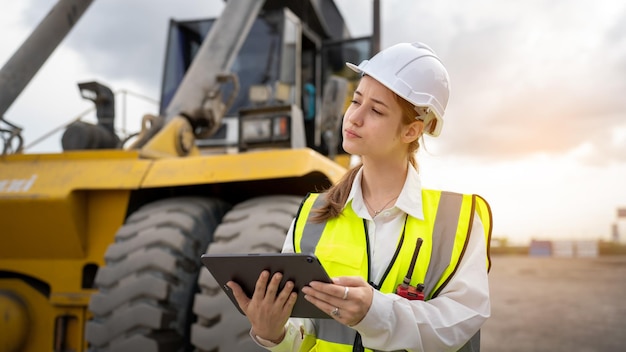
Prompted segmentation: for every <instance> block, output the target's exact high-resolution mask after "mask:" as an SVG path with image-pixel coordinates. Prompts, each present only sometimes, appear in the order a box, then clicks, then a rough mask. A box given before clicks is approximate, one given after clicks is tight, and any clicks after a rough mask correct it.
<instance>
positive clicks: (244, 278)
mask: <svg viewBox="0 0 626 352" xmlns="http://www.w3.org/2000/svg"><path fill="white" fill-rule="evenodd" d="M200 260H201V261H202V264H204V266H205V267H206V268H207V269H209V271H210V272H211V274H212V275H213V277H214V278H215V280H216V281H217V283H218V284H219V285H220V286H221V287H222V290H223V291H224V292H225V293H226V295H227V296H228V298H230V300H231V301H232V302H233V304H234V305H235V307H237V309H238V310H239V312H240V313H241V314H244V313H243V311H242V310H241V308H240V307H239V305H238V304H237V300H236V299H235V296H234V295H233V293H232V291H231V290H230V288H229V287H228V286H226V283H227V282H228V281H230V280H232V281H234V282H236V283H238V284H239V285H240V286H241V288H242V289H243V291H244V292H245V293H246V294H247V295H248V297H252V294H253V293H254V287H255V285H256V281H257V280H258V278H259V275H260V274H261V272H262V271H263V270H268V271H269V272H270V274H271V275H273V274H274V273H276V272H281V273H283V279H282V281H281V283H280V289H282V288H283V286H284V285H285V283H286V282H287V281H288V280H289V281H293V283H294V286H295V287H294V291H295V292H296V293H298V299H297V300H296V304H295V306H294V307H293V310H292V312H291V316H292V317H297V318H322V319H324V318H330V317H329V316H328V313H326V312H323V311H321V310H319V309H318V308H317V307H316V306H314V305H313V304H312V303H310V302H309V301H307V300H306V299H305V298H304V294H303V293H302V290H301V289H302V287H304V286H307V285H308V284H309V282H311V281H321V282H328V283H331V282H332V281H331V279H330V277H328V274H327V273H326V271H325V270H324V268H323V267H322V264H321V263H320V262H319V260H318V259H317V258H316V257H315V255H313V254H303V253H251V254H203V255H202V257H201V258H200ZM271 275H270V277H271Z"/></svg>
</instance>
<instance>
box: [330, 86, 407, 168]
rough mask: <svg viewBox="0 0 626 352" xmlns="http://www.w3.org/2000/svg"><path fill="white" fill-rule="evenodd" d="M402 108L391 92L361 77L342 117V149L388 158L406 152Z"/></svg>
mask: <svg viewBox="0 0 626 352" xmlns="http://www.w3.org/2000/svg"><path fill="white" fill-rule="evenodd" d="M407 128H408V126H403V125H402V108H401V107H400V105H399V104H398V102H397V100H396V97H395V95H394V93H393V92H392V91H390V90H389V89H387V88H386V87H385V86H383V85H382V84H380V83H378V81H376V80H375V79H373V78H372V77H370V76H363V77H362V78H361V81H360V82H359V86H358V87H357V89H356V90H355V92H354V96H353V98H352V104H350V106H349V107H348V110H346V113H345V115H344V118H343V129H342V132H343V149H344V150H345V151H347V152H348V153H350V154H354V155H360V156H363V157H366V156H371V157H374V158H388V157H390V156H403V155H405V154H406V153H407V141H406V138H403V135H404V134H405V133H406V129H407ZM416 138H417V137H416Z"/></svg>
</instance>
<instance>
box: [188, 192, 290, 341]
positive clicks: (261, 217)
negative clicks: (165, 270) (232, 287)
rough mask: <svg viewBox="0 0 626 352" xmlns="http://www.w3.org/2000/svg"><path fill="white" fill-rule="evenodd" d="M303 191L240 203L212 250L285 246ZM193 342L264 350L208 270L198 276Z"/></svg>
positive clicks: (254, 250) (275, 249) (221, 228)
mask: <svg viewBox="0 0 626 352" xmlns="http://www.w3.org/2000/svg"><path fill="white" fill-rule="evenodd" d="M301 201H302V197H294V196H270V197H261V198H254V199H251V200H248V201H245V202H243V203H240V204H238V205H236V206H235V207H234V208H233V209H232V210H231V211H230V212H228V213H227V214H226V215H225V216H224V219H223V220H222V223H221V224H220V226H219V227H218V228H217V229H216V230H215V235H214V239H213V242H212V243H211V245H209V248H208V250H207V252H208V253H268V252H280V251H281V249H282V246H283V242H284V241H285V235H286V234H287V231H288V230H289V226H290V225H291V222H292V221H293V219H294V217H295V216H296V213H297V211H298V208H299V207H300V202H301ZM198 285H199V286H200V290H201V291H200V293H198V294H197V295H196V298H195V300H194V307H193V311H194V313H195V314H196V316H197V318H198V321H197V322H196V323H195V324H193V325H192V327H191V343H192V344H193V345H194V346H195V347H196V348H197V350H198V351H211V352H225V351H264V349H261V348H259V347H258V346H257V345H256V344H255V343H254V342H253V341H252V339H251V338H250V335H249V331H250V323H249V322H248V320H247V319H246V317H245V316H243V315H241V313H239V311H238V310H237V308H235V306H234V305H233V304H232V302H231V301H230V299H228V297H227V296H226V294H224V292H223V291H222V289H221V288H220V287H219V285H218V284H217V282H216V281H215V279H214V278H213V276H212V275H211V274H210V273H209V271H208V270H202V271H201V273H200V277H199V279H198Z"/></svg>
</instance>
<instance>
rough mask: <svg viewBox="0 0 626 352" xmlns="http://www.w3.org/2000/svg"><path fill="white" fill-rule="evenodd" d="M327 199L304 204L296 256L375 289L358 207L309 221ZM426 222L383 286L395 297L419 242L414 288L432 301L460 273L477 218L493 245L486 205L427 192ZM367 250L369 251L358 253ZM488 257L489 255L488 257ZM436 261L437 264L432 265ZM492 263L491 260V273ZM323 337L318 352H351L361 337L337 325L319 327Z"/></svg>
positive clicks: (411, 235) (415, 229) (401, 243)
mask: <svg viewBox="0 0 626 352" xmlns="http://www.w3.org/2000/svg"><path fill="white" fill-rule="evenodd" d="M324 197H325V194H321V195H320V194H315V193H311V194H309V195H308V196H307V197H306V198H305V199H304V201H303V203H302V205H301V207H300V211H299V213H298V216H297V217H296V223H295V226H294V249H295V251H296V252H303V253H315V255H316V256H317V257H318V258H319V259H320V261H321V262H322V264H323V265H324V268H326V270H327V271H328V273H329V275H330V276H331V277H335V276H346V275H349V276H354V275H358V276H361V277H362V278H363V279H365V280H367V281H368V282H370V283H371V279H370V272H369V271H370V267H371V264H370V258H369V247H368V246H369V244H368V242H369V241H368V239H367V231H366V228H365V227H366V222H365V220H363V219H361V218H359V217H358V216H357V215H356V214H355V213H354V211H353V210H352V207H350V206H348V207H346V208H344V210H343V212H342V213H341V215H340V216H339V217H338V218H334V219H330V220H328V221H326V222H323V223H313V222H310V221H308V219H309V217H310V216H312V215H313V213H312V210H313V209H315V208H319V207H321V206H322V205H323V204H324V202H325V201H324ZM422 202H423V211H424V220H419V219H416V218H412V217H409V218H408V219H407V221H406V224H405V230H404V232H403V236H399V239H398V243H397V249H396V253H395V254H394V258H392V260H391V263H390V266H389V267H388V268H387V270H386V272H385V274H384V276H383V279H382V284H381V285H380V286H376V285H373V286H375V287H376V288H377V289H379V290H380V291H381V292H383V293H392V292H395V289H396V287H397V285H398V284H400V283H401V282H402V280H403V278H404V276H405V275H406V273H407V271H408V267H409V266H410V261H411V257H412V255H413V251H414V249H415V243H416V240H417V238H418V237H421V238H422V239H423V241H424V242H423V244H422V248H421V250H420V255H419V257H418V260H417V263H416V265H415V269H414V272H413V277H412V280H411V285H413V286H415V285H417V284H418V283H424V285H425V291H424V293H425V296H426V297H427V298H426V299H427V300H428V299H432V298H434V297H436V296H437V295H438V294H439V293H440V292H441V290H442V289H443V288H444V287H445V285H446V284H447V283H448V281H449V280H450V278H451V277H452V276H453V275H454V273H455V272H456V269H457V267H458V264H459V263H460V261H461V259H462V257H463V254H464V252H465V248H466V247H467V242H468V240H469V233H470V232H471V228H472V223H473V215H474V212H476V213H477V214H478V215H479V216H480V217H481V221H482V222H483V224H484V225H485V226H484V228H485V236H486V242H487V249H489V247H488V244H489V240H490V236H491V213H490V211H489V206H488V205H487V203H486V202H485V201H484V199H482V198H480V197H478V196H474V195H463V194H458V193H451V192H441V191H434V190H423V191H422ZM358 248H367V250H365V251H364V250H355V249H358ZM487 253H488V252H487ZM431 257H435V258H437V260H433V261H431V260H430V258H431ZM489 267H490V259H489V256H488V257H487V268H489ZM314 324H315V326H316V332H317V339H318V340H317V344H316V346H315V350H317V351H324V350H329V351H330V350H332V351H341V350H345V351H351V350H352V344H353V342H354V340H355V337H356V331H355V330H353V329H350V328H349V327H347V326H345V325H342V324H340V323H338V322H336V321H335V320H333V319H317V320H315V321H314Z"/></svg>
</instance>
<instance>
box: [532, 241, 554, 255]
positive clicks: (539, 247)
mask: <svg viewBox="0 0 626 352" xmlns="http://www.w3.org/2000/svg"><path fill="white" fill-rule="evenodd" d="M528 255H530V256H531V257H549V256H551V255H552V242H551V241H539V240H532V241H531V242H530V247H529V249H528Z"/></svg>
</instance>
